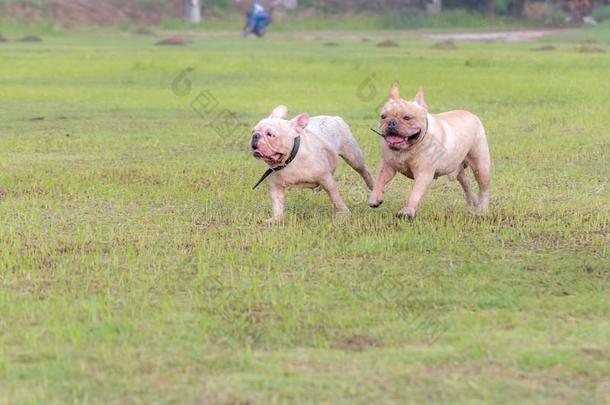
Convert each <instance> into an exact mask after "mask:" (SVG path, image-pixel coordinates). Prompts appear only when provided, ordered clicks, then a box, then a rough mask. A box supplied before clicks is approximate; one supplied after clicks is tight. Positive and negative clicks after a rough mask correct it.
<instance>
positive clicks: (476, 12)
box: [0, 0, 610, 31]
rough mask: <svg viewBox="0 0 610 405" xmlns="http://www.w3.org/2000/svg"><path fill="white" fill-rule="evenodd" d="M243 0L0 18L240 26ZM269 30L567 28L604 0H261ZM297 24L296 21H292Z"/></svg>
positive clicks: (33, 8)
mask: <svg viewBox="0 0 610 405" xmlns="http://www.w3.org/2000/svg"><path fill="white" fill-rule="evenodd" d="M251 3H252V2H251V1H250V0H241V1H239V0H238V1H236V0H48V1H43V0H2V1H0V20H4V21H6V20H13V21H19V22H22V23H36V24H41V23H42V24H49V25H50V26H51V27H53V28H54V29H58V30H59V29H66V28H73V27H79V26H89V25H99V26H120V25H124V24H137V25H141V26H158V27H160V28H170V29H179V28H181V27H186V26H188V27H189V28H190V29H201V30H233V29H239V25H240V24H241V23H242V22H243V16H244V14H245V13H246V12H247V10H248V8H249V7H251V6H252V4H251ZM260 3H262V4H263V5H264V6H265V7H266V8H268V9H271V8H272V9H273V25H272V27H270V31H271V30H278V31H283V30H289V29H294V28H302V29H312V30H320V29H325V30H333V29H351V28H353V29H367V28H370V29H419V28H423V29H425V28H428V27H429V28H437V29H438V28H443V27H447V28H449V27H451V28H455V27H458V28H459V27H468V28H472V27H483V28H484V27H498V26H500V25H515V24H516V25H519V26H531V27H538V26H544V27H568V26H574V25H579V24H587V23H588V24H596V23H598V22H601V21H604V20H608V19H610V4H609V1H608V0H544V1H533V0H261V1H260ZM295 24H296V25H295Z"/></svg>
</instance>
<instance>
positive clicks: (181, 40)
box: [155, 37, 191, 46]
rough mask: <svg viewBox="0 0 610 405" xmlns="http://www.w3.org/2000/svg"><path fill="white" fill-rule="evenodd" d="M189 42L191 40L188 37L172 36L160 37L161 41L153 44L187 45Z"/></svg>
mask: <svg viewBox="0 0 610 405" xmlns="http://www.w3.org/2000/svg"><path fill="white" fill-rule="evenodd" d="M190 43H191V41H190V40H188V39H185V38H180V37H172V38H167V39H162V40H161V41H159V42H157V43H156V44H155V45H157V46H181V45H187V44H190Z"/></svg>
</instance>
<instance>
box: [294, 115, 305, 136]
mask: <svg viewBox="0 0 610 405" xmlns="http://www.w3.org/2000/svg"><path fill="white" fill-rule="evenodd" d="M307 124H309V115H307V114H299V115H297V116H296V117H294V118H293V119H291V120H290V125H292V127H293V128H294V130H295V131H296V132H297V133H298V134H301V133H302V132H303V130H304V129H305V127H306V126H307Z"/></svg>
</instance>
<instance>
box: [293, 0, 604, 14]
mask: <svg viewBox="0 0 610 405" xmlns="http://www.w3.org/2000/svg"><path fill="white" fill-rule="evenodd" d="M434 3H438V4H439V5H441V8H442V9H465V10H471V11H479V12H483V13H485V14H487V15H493V14H504V15H512V16H515V17H520V16H523V14H524V12H525V9H526V7H527V6H528V5H532V7H533V8H535V7H536V6H535V5H534V4H535V3H538V4H545V5H547V6H553V7H555V8H556V9H559V10H563V11H565V12H569V13H574V12H578V13H580V14H590V13H591V11H592V9H593V8H594V7H595V6H598V5H607V4H610V1H609V0H539V1H532V0H299V7H313V8H316V9H320V10H322V11H325V12H344V11H383V10H395V9H404V8H407V7H414V8H419V9H422V10H426V9H429V8H430V5H431V4H434Z"/></svg>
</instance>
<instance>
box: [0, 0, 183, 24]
mask: <svg viewBox="0 0 610 405" xmlns="http://www.w3.org/2000/svg"><path fill="white" fill-rule="evenodd" d="M180 13H181V0H169V1H167V2H165V3H162V2H158V3H153V2H151V3H148V4H144V3H143V2H140V1H138V0H125V1H121V2H110V1H91V0H48V1H45V2H43V3H42V4H40V3H39V2H37V1H32V0H22V1H18V2H16V3H11V4H5V5H1V4H0V15H10V16H12V17H15V18H18V19H22V20H24V21H27V22H36V21H53V22H55V23H57V24H60V25H62V26H64V27H67V28H69V27H74V26H82V25H118V24H123V23H138V24H144V25H149V24H151V25H152V24H158V23H160V22H161V20H162V19H163V18H166V17H176V16H179V15H180Z"/></svg>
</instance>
